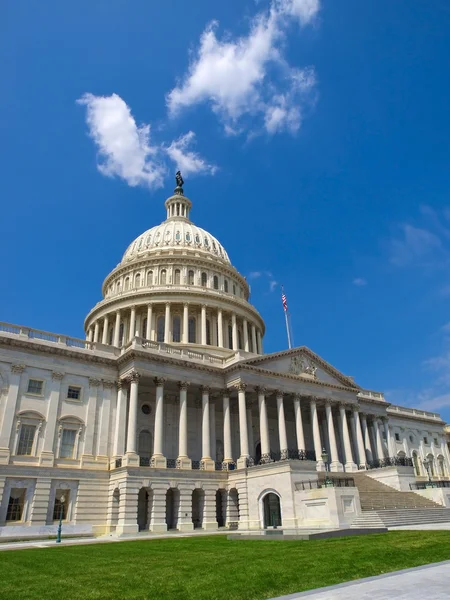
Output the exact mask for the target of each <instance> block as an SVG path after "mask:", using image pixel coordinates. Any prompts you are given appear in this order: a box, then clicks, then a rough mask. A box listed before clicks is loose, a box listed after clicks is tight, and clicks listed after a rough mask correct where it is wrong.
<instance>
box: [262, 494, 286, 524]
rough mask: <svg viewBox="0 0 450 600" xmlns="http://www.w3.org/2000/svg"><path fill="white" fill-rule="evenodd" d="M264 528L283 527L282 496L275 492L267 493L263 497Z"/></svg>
mask: <svg viewBox="0 0 450 600" xmlns="http://www.w3.org/2000/svg"><path fill="white" fill-rule="evenodd" d="M263 511H264V529H267V528H268V527H274V528H275V527H281V525H282V522H281V505H280V497H279V496H278V495H277V494H274V493H273V492H270V493H268V494H266V495H265V496H264V498H263Z"/></svg>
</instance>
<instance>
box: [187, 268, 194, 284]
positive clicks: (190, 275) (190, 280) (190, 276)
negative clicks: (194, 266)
mask: <svg viewBox="0 0 450 600" xmlns="http://www.w3.org/2000/svg"><path fill="white" fill-rule="evenodd" d="M188 285H194V271H189V273H188Z"/></svg>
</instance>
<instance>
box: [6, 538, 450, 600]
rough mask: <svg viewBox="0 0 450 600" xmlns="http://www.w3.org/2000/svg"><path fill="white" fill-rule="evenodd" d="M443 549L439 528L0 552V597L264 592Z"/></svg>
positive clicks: (247, 595) (449, 547)
mask: <svg viewBox="0 0 450 600" xmlns="http://www.w3.org/2000/svg"><path fill="white" fill-rule="evenodd" d="M447 559H450V535H449V533H448V532H447V531H417V532H416V531H392V532H389V533H384V534H372V535H367V536H355V537H348V538H339V539H334V540H316V541H305V542H303V541H302V542H300V541H299V542H297V541H295V542H294V541H292V542H291V541H286V542H282V541H228V540H227V539H226V536H221V535H220V536H208V537H191V538H172V539H170V538H169V539H159V540H144V541H138V542H121V543H111V544H95V545H90V546H87V545H86V546H72V547H70V546H67V547H64V546H61V547H57V546H56V545H55V547H54V548H49V549H33V550H14V551H10V552H0V598H9V599H11V598H20V600H28V599H30V598H33V599H37V598H42V599H45V600H46V599H55V600H56V599H57V600H61V598H70V600H78V599H80V600H81V599H90V598H95V599H97V598H102V599H103V598H113V599H115V600H122V599H130V598H133V599H140V600H144V599H146V598H148V599H151V600H155V599H164V600H165V599H167V600H169V599H170V600H181V599H183V600H185V599H189V600H191V599H192V600H194V599H195V600H214V599H215V598H217V599H219V598H220V599H221V600H223V599H227V600H241V599H242V600H244V599H245V600H264V599H266V598H271V597H273V596H279V595H282V594H289V593H293V592H297V591H302V590H308V589H311V588H316V587H321V586H325V585H332V584H336V583H341V582H343V581H349V580H351V579H358V578H360V577H369V576H371V575H379V574H381V573H387V572H389V571H395V570H397V569H404V568H407V567H415V566H419V565H424V564H426V563H428V562H430V561H431V560H432V561H433V562H437V561H441V560H447Z"/></svg>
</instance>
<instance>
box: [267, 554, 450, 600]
mask: <svg viewBox="0 0 450 600" xmlns="http://www.w3.org/2000/svg"><path fill="white" fill-rule="evenodd" d="M449 590H450V560H447V561H445V562H440V563H434V564H431V565H425V566H423V567H416V568H414V569H404V570H403V571H395V572H394V573H388V574H386V575H379V576H378V577H368V578H367V579H358V580H356V581H351V582H349V583H341V584H339V585H333V586H330V587H326V588H320V589H318V590H311V591H310V592H301V593H299V594H290V595H288V596H279V597H278V598H274V599H272V600H297V599H298V600H302V599H303V598H308V600H369V599H370V600H388V599H389V600H391V599H392V598H395V600H423V598H427V599H428V600H448V598H449V595H450V592H449Z"/></svg>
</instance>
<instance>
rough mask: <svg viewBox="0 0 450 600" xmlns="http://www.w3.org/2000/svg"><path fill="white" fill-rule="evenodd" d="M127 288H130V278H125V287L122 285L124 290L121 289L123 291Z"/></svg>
mask: <svg viewBox="0 0 450 600" xmlns="http://www.w3.org/2000/svg"><path fill="white" fill-rule="evenodd" d="M129 287H130V278H129V277H127V278H126V279H125V285H124V288H123V289H124V290H127V289H128V288H129Z"/></svg>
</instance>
